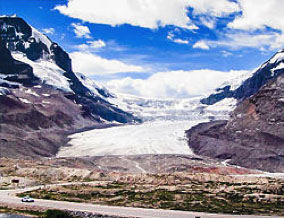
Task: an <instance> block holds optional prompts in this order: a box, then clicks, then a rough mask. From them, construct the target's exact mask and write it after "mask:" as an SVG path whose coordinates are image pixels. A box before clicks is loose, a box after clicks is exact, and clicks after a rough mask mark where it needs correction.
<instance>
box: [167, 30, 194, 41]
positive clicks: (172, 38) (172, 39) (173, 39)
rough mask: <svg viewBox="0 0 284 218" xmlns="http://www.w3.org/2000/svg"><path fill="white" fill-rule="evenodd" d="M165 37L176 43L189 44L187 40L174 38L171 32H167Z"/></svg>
mask: <svg viewBox="0 0 284 218" xmlns="http://www.w3.org/2000/svg"><path fill="white" fill-rule="evenodd" d="M167 39H168V40H170V41H172V42H174V43H178V44H189V41H188V40H185V39H179V38H176V37H175V35H174V34H173V33H172V32H169V33H168V36H167Z"/></svg>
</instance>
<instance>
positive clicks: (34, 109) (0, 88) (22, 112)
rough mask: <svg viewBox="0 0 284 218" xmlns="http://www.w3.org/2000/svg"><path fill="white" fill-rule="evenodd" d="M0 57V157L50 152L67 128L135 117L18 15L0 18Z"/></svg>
mask: <svg viewBox="0 0 284 218" xmlns="http://www.w3.org/2000/svg"><path fill="white" fill-rule="evenodd" d="M0 60H1V61H0V156H11V157H17V156H21V157H37V156H52V155H54V154H56V153H57V151H58V149H59V147H60V146H62V145H64V144H65V143H66V141H67V138H66V135H67V134H68V133H69V132H74V131H78V130H79V129H83V128H91V127H93V126H96V127H98V126H103V125H109V124H112V123H135V122H140V120H139V119H137V118H136V117H134V116H133V115H132V114H131V113H128V112H125V111H123V110H121V109H119V108H118V107H117V106H115V105H113V104H111V103H109V101H108V98H109V97H111V96H112V94H111V93H110V92H109V91H108V90H107V89H105V88H104V87H102V86H100V85H98V84H96V83H95V82H94V81H92V80H89V79H88V78H86V77H85V76H84V75H83V74H80V73H75V72H73V70H72V60H71V59H70V57H69V55H68V54H67V53H66V52H65V51H64V50H63V49H62V48H61V47H60V46H59V45H58V44H57V43H54V42H52V41H51V40H50V39H49V38H48V37H47V36H45V35H44V34H42V33H40V32H39V31H38V30H36V29H35V28H33V27H32V26H30V25H29V24H27V23H26V22H25V21H24V20H23V19H21V18H19V17H0ZM82 73H84V72H82Z"/></svg>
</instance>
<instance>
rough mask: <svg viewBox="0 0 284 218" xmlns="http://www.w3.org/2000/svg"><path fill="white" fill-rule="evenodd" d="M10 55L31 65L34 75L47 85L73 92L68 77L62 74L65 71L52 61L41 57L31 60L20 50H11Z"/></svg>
mask: <svg viewBox="0 0 284 218" xmlns="http://www.w3.org/2000/svg"><path fill="white" fill-rule="evenodd" d="M12 55H13V58H14V59H16V60H19V61H21V62H24V63H26V64H29V65H30V66H32V68H33V72H34V74H35V76H37V77H39V78H40V79H41V80H42V81H43V82H44V83H46V84H47V85H50V86H53V87H55V88H57V89H60V90H63V91H65V92H73V91H72V90H71V88H70V84H69V82H68V79H67V78H66V77H65V76H64V75H63V74H64V73H65V71H64V70H62V69H61V68H60V67H58V66H57V65H56V64H55V63H54V62H52V61H48V60H42V59H40V60H38V61H31V60H29V59H28V58H27V57H26V56H25V55H24V54H23V53H21V52H12Z"/></svg>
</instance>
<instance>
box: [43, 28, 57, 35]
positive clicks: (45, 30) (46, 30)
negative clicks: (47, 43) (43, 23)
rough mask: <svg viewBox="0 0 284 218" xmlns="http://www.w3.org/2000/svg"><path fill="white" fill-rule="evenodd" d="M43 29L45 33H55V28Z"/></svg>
mask: <svg viewBox="0 0 284 218" xmlns="http://www.w3.org/2000/svg"><path fill="white" fill-rule="evenodd" d="M42 31H43V33H45V34H50V35H53V34H54V32H55V30H54V28H45V29H42Z"/></svg>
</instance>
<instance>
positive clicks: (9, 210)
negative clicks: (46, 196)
mask: <svg viewBox="0 0 284 218" xmlns="http://www.w3.org/2000/svg"><path fill="white" fill-rule="evenodd" d="M0 213H9V214H21V215H26V216H33V217H44V215H45V212H40V211H36V210H27V209H26V210H24V209H12V208H8V207H3V206H0Z"/></svg>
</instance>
